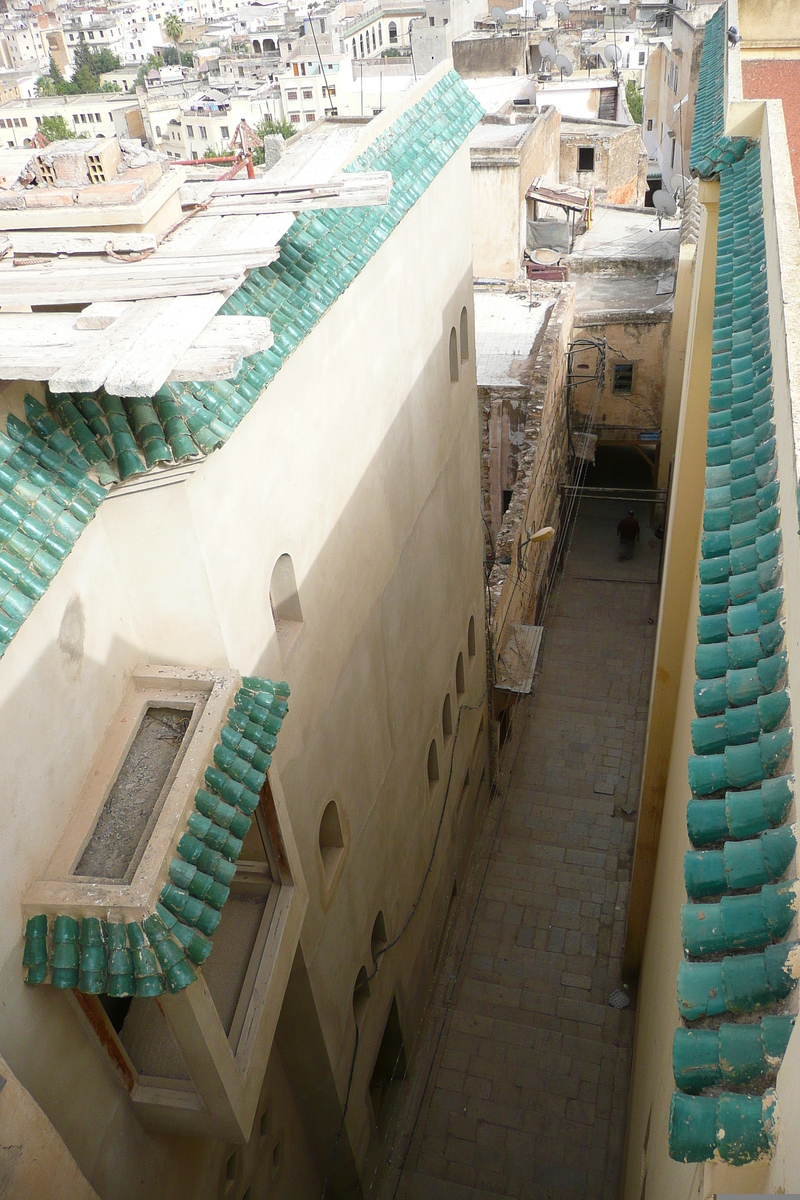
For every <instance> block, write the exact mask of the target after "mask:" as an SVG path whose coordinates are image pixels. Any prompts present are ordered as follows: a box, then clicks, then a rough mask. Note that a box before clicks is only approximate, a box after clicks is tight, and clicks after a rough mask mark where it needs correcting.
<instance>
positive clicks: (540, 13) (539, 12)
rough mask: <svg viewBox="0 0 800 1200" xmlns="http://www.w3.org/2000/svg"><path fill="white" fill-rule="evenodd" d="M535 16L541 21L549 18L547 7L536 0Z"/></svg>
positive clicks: (539, 0)
mask: <svg viewBox="0 0 800 1200" xmlns="http://www.w3.org/2000/svg"><path fill="white" fill-rule="evenodd" d="M533 15H534V16H535V17H537V18H538V19H539V20H541V19H542V17H546V16H547V5H546V4H542V0H534V5H533Z"/></svg>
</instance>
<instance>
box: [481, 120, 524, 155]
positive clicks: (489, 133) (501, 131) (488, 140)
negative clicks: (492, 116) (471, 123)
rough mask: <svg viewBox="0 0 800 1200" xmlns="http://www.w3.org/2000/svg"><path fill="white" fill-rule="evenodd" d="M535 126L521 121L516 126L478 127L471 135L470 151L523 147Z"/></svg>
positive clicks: (490, 125)
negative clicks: (493, 147) (498, 147)
mask: <svg viewBox="0 0 800 1200" xmlns="http://www.w3.org/2000/svg"><path fill="white" fill-rule="evenodd" d="M533 126H534V122H533V121H520V122H519V123H515V124H514V125H492V124H489V125H483V124H481V125H476V127H475V128H474V129H473V131H472V133H471V134H470V135H469V145H470V149H471V150H473V149H479V148H489V147H491V146H521V145H522V143H523V142H524V141H525V139H526V137H528V135H529V134H530V132H531V130H532V129H533Z"/></svg>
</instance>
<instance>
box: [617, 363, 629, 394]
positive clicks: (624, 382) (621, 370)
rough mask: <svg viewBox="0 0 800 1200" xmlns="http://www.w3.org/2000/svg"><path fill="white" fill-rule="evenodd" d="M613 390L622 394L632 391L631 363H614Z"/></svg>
mask: <svg viewBox="0 0 800 1200" xmlns="http://www.w3.org/2000/svg"><path fill="white" fill-rule="evenodd" d="M614 391H615V392H616V393H617V394H622V395H630V393H631V392H632V391H633V363H615V364H614Z"/></svg>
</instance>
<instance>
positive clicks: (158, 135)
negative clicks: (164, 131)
mask: <svg viewBox="0 0 800 1200" xmlns="http://www.w3.org/2000/svg"><path fill="white" fill-rule="evenodd" d="M156 137H161V126H160V125H156Z"/></svg>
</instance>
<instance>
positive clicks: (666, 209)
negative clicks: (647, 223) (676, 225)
mask: <svg viewBox="0 0 800 1200" xmlns="http://www.w3.org/2000/svg"><path fill="white" fill-rule="evenodd" d="M653 207H654V208H655V210H656V212H657V213H658V228H659V230H660V229H661V222H662V221H663V220H664V217H674V216H675V213H676V212H677V211H678V206H677V204H676V203H675V201H674V199H673V198H672V196H671V195H670V194H669V192H667V191H665V189H664V188H659V189H658V191H657V192H653Z"/></svg>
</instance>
